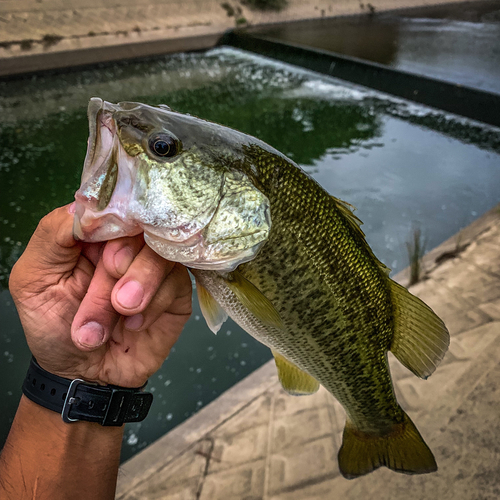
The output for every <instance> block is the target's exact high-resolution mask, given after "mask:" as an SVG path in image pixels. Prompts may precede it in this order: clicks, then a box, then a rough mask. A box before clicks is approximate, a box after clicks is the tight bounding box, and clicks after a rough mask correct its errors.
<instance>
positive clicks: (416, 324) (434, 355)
mask: <svg viewBox="0 0 500 500" xmlns="http://www.w3.org/2000/svg"><path fill="white" fill-rule="evenodd" d="M389 283H390V286H391V297H392V303H393V310H394V337H393V339H392V344H391V347H390V350H391V351H392V353H393V354H394V356H396V358H397V359H398V360H399V361H400V362H401V363H402V364H403V365H404V366H406V368H408V370H410V371H412V372H413V373H414V374H415V375H416V376H417V377H420V378H423V379H425V378H427V377H429V376H430V375H431V374H432V373H433V372H434V370H435V369H436V367H437V366H438V365H439V363H440V361H441V360H442V359H443V357H444V355H445V354H446V351H447V350H448V346H449V345H450V334H449V333H448V330H447V328H446V326H445V324H444V323H443V322H442V321H441V319H440V318H439V317H438V316H437V315H436V314H435V313H434V311H433V310H432V309H431V308H430V307H429V306H427V305H426V304H424V303H423V302H422V301H421V300H420V299H419V298H417V297H415V296H414V295H412V294H411V293H410V292H409V291H408V290H406V288H404V287H402V286H401V285H399V284H397V283H396V282H395V281H392V280H389Z"/></svg>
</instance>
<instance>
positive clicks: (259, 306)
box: [226, 270, 284, 330]
mask: <svg viewBox="0 0 500 500" xmlns="http://www.w3.org/2000/svg"><path fill="white" fill-rule="evenodd" d="M226 283H227V286H228V287H229V288H230V289H231V291H232V292H233V293H234V294H235V295H236V298H237V299H238V300H239V301H240V302H241V304H242V305H243V306H244V307H246V308H247V309H248V310H249V311H250V312H251V313H252V314H253V315H254V316H255V317H256V318H257V319H259V320H260V321H262V323H264V324H265V325H267V326H272V327H275V328H279V329H280V330H282V329H283V328H284V325H283V322H282V321H281V318H280V315H279V313H278V311H277V310H276V308H275V307H274V306H273V304H272V303H271V301H270V300H269V299H268V298H267V297H266V296H265V295H264V294H263V293H262V292H261V291H260V290H259V289H258V288H257V287H256V286H255V285H254V284H253V283H250V281H248V280H247V279H246V278H245V277H244V276H243V275H242V274H241V273H240V272H239V271H238V270H236V271H233V272H231V273H229V276H228V277H227V278H226Z"/></svg>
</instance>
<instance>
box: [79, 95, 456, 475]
mask: <svg viewBox="0 0 500 500" xmlns="http://www.w3.org/2000/svg"><path fill="white" fill-rule="evenodd" d="M88 118H89V130H90V133H89V141H88V148H87V155H86V158H85V163H84V168H83V173H82V181H81V185H80V188H79V189H78V191H77V192H76V194H75V200H76V205H75V218H74V228H73V231H74V236H75V238H77V239H80V240H83V241H89V242H96V241H106V240H110V239H113V238H119V237H122V236H132V235H136V234H140V233H144V239H145V242H146V244H147V245H149V246H150V247H151V248H152V249H153V250H154V251H155V252H157V253H158V254H159V255H161V256H162V257H164V258H165V259H169V260H171V261H174V262H179V263H182V264H184V265H185V266H186V267H188V269H189V270H190V271H191V273H192V274H193V275H194V278H195V281H196V289H197V295H198V300H199V303H200V308H201V311H202V313H203V316H204V317H205V319H206V321H207V324H208V326H209V327H210V329H211V330H212V331H213V332H214V333H217V331H218V330H219V329H220V327H221V325H222V324H223V323H224V321H226V319H227V318H228V317H231V318H232V319H233V320H234V321H235V322H236V323H237V324H238V325H240V326H241V327H242V328H243V329H244V330H245V331H246V332H248V333H249V334H250V335H252V336H253V337H255V338H256V339H257V340H259V341H260V342H262V343H263V344H264V345H266V346H268V347H269V348H270V349H271V351H272V353H273V355H274V359H275V362H276V366H277V371H278V377H279V380H280V382H281V385H282V387H283V389H284V390H285V391H287V392H288V393H289V394H291V395H297V396H300V395H308V394H313V393H314V392H316V391H317V390H318V389H319V387H320V385H322V386H323V387H324V388H326V390H327V391H329V392H330V393H331V394H332V395H333V396H334V397H335V398H336V399H337V400H338V401H339V402H340V403H341V405H342V406H343V407H344V409H345V412H346V425H345V429H344V432H343V438H342V445H341V447H340V450H339V453H338V463H339V469H340V472H341V473H342V475H343V476H344V477H345V478H348V479H353V478H357V477H360V476H363V475H365V474H368V473H370V472H372V471H373V470H375V469H377V468H379V467H382V466H385V467H388V468H389V469H391V470H393V471H396V472H402V473H407V474H424V473H429V472H434V471H436V470H437V464H436V461H435V458H434V456H433V454H432V452H431V450H430V448H429V447H428V446H427V444H426V443H425V441H424V440H423V438H422V436H421V435H420V433H419V431H418V430H417V428H416V426H415V425H414V424H413V422H412V421H411V419H410V417H409V416H408V415H407V414H406V412H405V411H404V410H403V409H402V408H401V406H400V405H399V403H398V401H397V399H396V396H395V393H394V388H393V385H392V380H391V374H390V370H389V365H388V357H387V355H388V352H389V351H391V352H392V353H393V354H394V356H395V357H396V358H397V359H398V360H399V361H400V362H401V363H402V364H403V365H404V366H405V367H406V368H407V369H409V370H410V371H411V372H413V373H414V374H415V375H416V376H418V377H420V378H423V379H425V378H427V377H429V376H430V375H431V374H432V373H433V372H434V370H435V369H436V367H437V365H438V364H439V362H440V361H441V360H442V358H443V356H444V355H445V353H446V350H447V348H448V346H449V333H448V330H447V329H446V326H445V325H444V323H443V322H442V320H441V319H440V318H439V317H438V316H437V315H436V314H435V313H434V312H433V311H432V310H431V309H430V307H428V306H427V305H426V304H425V303H424V302H422V301H421V300H420V299H418V298H417V297H415V296H413V295H412V294H411V293H410V292H409V291H408V290H407V289H405V288H404V287H402V286H401V285H399V284H398V283H396V282H395V281H393V280H392V279H390V277H389V269H388V268H387V267H386V266H385V265H384V264H382V263H381V262H380V261H379V260H378V259H377V258H376V256H375V255H374V253H373V251H372V250H371V248H370V247H369V245H368V244H367V242H366V239H365V235H364V233H363V231H362V230H361V227H360V226H361V221H360V220H359V218H358V217H357V216H356V215H354V213H353V207H352V206H350V205H349V204H348V203H346V202H344V201H342V200H340V199H338V198H335V197H334V196H332V195H330V194H329V193H328V192H326V191H325V190H324V189H323V188H322V187H321V186H320V185H319V184H318V183H317V182H316V181H315V180H314V179H312V178H311V177H309V176H308V175H307V174H306V173H305V172H304V171H303V170H302V169H301V168H300V167H299V166H298V165H296V164H295V163H294V162H293V161H292V160H291V159H289V158H287V157H286V156H285V155H283V154H282V153H280V152H279V151H277V150H275V149H274V148H272V147H271V146H269V145H267V144H265V143H264V142H262V141H260V140H259V139H257V138H255V137H252V136H249V135H247V134H244V133H241V132H238V131H236V130H233V129H230V128H228V127H225V126H222V125H219V124H216V123H212V122H210V121H206V120H203V119H200V118H198V117H195V116H191V115H187V114H182V113H178V112H176V111H173V110H172V109H170V108H169V107H168V106H166V105H160V106H156V107H155V106H149V105H146V104H142V103H136V102H121V103H119V104H112V103H109V102H106V101H103V100H102V99H100V98H97V97H95V98H92V99H91V100H90V102H89V106H88Z"/></svg>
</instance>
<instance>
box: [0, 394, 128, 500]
mask: <svg viewBox="0 0 500 500" xmlns="http://www.w3.org/2000/svg"><path fill="white" fill-rule="evenodd" d="M122 436H123V426H121V427H103V426H101V425H100V424H96V423H91V422H75V423H71V424H67V423H64V422H63V420H62V418H61V415H59V414H58V413H56V412H53V411H51V410H47V409H45V408H42V407H41V406H39V405H37V404H36V403H33V402H32V401H30V400H29V399H27V398H26V397H25V396H22V398H21V402H20V404H19V408H18V410H17V413H16V417H15V419H14V422H13V424H12V428H11V431H10V434H9V437H8V438H7V442H6V444H5V447H4V449H3V451H2V453H1V455H0V498H2V499H5V500H11V499H12V500H14V499H15V500H21V499H37V500H42V499H50V500H63V499H64V500H66V499H71V500H79V499H82V500H83V499H89V498H96V499H99V500H101V499H102V500H107V499H113V498H114V495H115V487H116V477H117V474H118V466H119V460H120V449H121V442H122Z"/></svg>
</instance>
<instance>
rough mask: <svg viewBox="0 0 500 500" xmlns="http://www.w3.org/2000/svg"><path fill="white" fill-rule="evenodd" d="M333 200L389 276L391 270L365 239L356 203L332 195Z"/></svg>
mask: <svg viewBox="0 0 500 500" xmlns="http://www.w3.org/2000/svg"><path fill="white" fill-rule="evenodd" d="M332 199H333V201H334V202H335V205H336V206H337V208H338V209H339V210H340V212H341V213H342V215H343V216H344V217H345V218H346V220H347V222H348V223H349V225H350V226H351V228H352V229H354V231H355V232H356V233H357V234H358V236H360V238H361V239H362V240H363V243H364V244H365V245H366V247H367V248H368V250H369V251H370V253H371V254H372V255H373V257H374V259H375V260H376V261H377V264H378V266H379V267H380V269H381V270H382V271H383V272H384V274H385V275H386V276H389V274H390V272H391V270H390V269H389V268H388V267H387V266H386V265H385V264H383V263H382V262H380V261H379V260H378V259H377V257H375V254H374V253H373V251H372V249H371V248H370V246H369V245H368V243H366V239H365V233H364V232H363V230H362V229H361V226H362V225H363V222H362V221H361V219H360V218H359V217H357V216H356V215H354V213H353V211H354V210H356V207H355V206H354V205H351V204H350V203H347V201H343V200H340V199H339V198H335V196H332Z"/></svg>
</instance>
